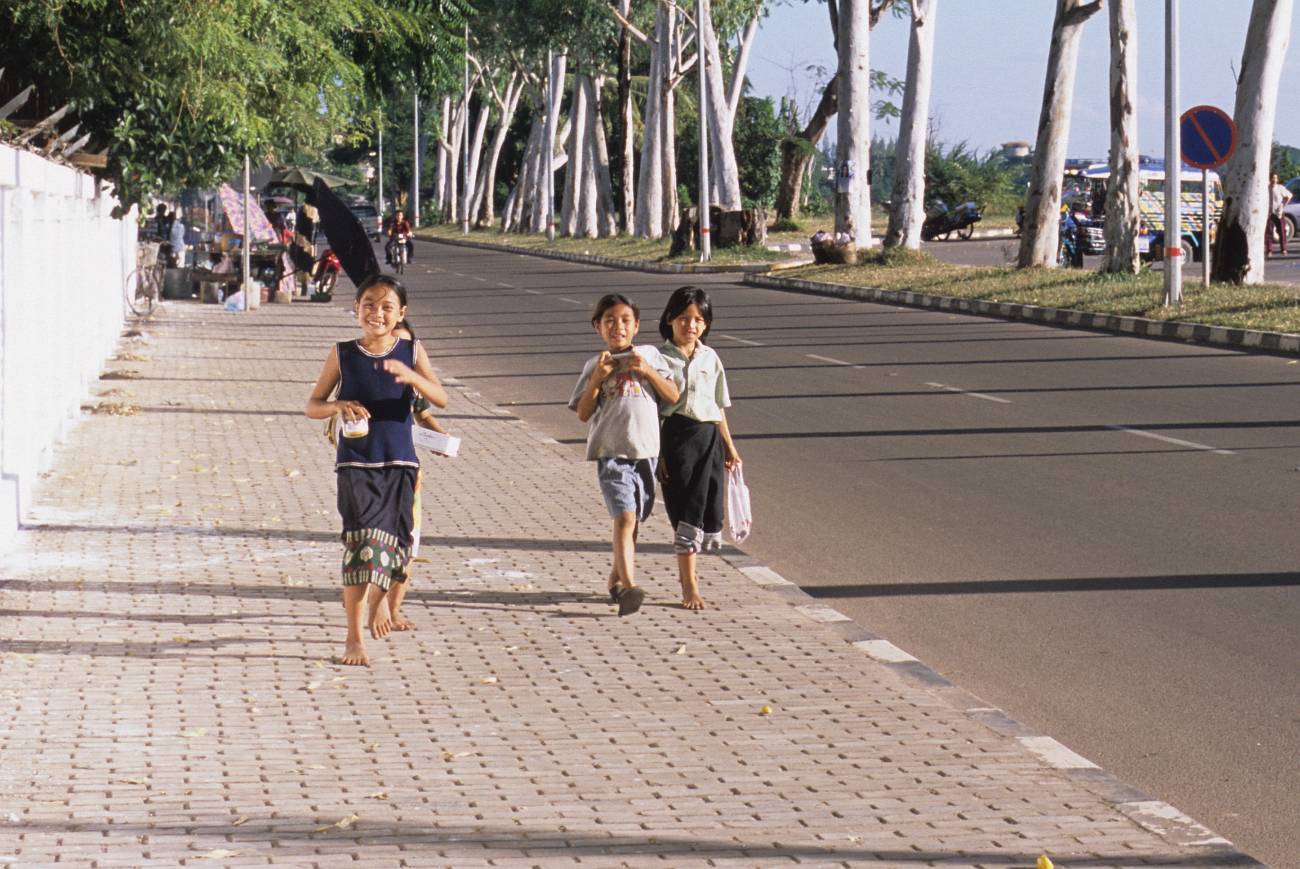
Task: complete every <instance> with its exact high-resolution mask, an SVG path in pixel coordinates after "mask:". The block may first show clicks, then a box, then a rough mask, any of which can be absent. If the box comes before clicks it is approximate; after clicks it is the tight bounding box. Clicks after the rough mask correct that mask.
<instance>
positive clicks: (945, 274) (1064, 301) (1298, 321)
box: [418, 226, 1300, 333]
mask: <svg viewBox="0 0 1300 869" xmlns="http://www.w3.org/2000/svg"><path fill="white" fill-rule="evenodd" d="M807 229H808V227H805V230H807ZM418 234H419V235H423V236H427V237H431V238H440V237H441V238H463V237H464V236H462V235H461V233H460V230H459V228H458V227H455V226H438V227H427V228H423V229H420V230H418ZM784 235H785V234H775V235H771V236H769V240H772V241H779V240H781V239H782V237H783V236H784ZM789 235H791V236H797V237H798V238H799V239H800V240H804V239H806V238H807V234H806V233H805V232H800V233H797V234H795V233H789ZM469 238H470V239H471V240H474V241H479V242H485V243H489V244H490V243H498V244H508V245H511V246H514V247H521V248H538V249H543V248H544V249H549V250H558V251H568V252H570V253H580V254H588V255H593V256H607V257H615V258H618V259H627V260H637V261H641V262H659V263H666V262H677V263H693V262H696V261H697V259H698V257H697V256H696V255H693V254H690V255H686V256H680V257H675V258H673V259H669V258H668V247H669V241H668V239H666V238H665V239H659V240H657V241H652V240H647V239H638V238H627V237H622V238H606V239H586V238H557V239H556V240H555V241H554V242H553V243H547V241H546V237H545V236H543V235H523V234H517V233H510V234H502V233H500V232H498V231H496V230H475V231H473V232H471V233H470V236H469ZM797 256H806V255H797ZM779 260H786V261H789V260H790V255H787V254H778V253H774V252H772V251H769V250H766V249H764V248H731V249H726V250H715V251H714V252H713V262H714V263H716V264H728V265H734V264H743V263H762V262H772V261H779ZM780 274H781V275H782V276H783V277H792V278H800V279H802V280H808V281H821V282H824V283H832V284H847V285H849V286H858V287H876V288H879V289H885V290H906V291H911V292H918V293H930V294H933V295H939V296H953V297H956V298H962V299H982V300H986V301H990V302H1009V303H1013V304H1025V305H1042V306H1044V307H1049V308H1068V309H1072V310H1077V311H1091V312H1095V313H1101V314H1116V315H1120V316H1131V317H1146V318H1149V319H1152V320H1182V321H1186V322H1192V323H1204V324H1206V325H1210V326H1227V327H1229V328H1233V329H1262V330H1264V331H1270V332H1290V333H1300V286H1296V285H1291V284H1259V285H1255V286H1237V285H1235V284H1213V285H1211V286H1210V287H1202V286H1201V285H1200V282H1199V281H1197V280H1195V279H1193V276H1190V275H1187V276H1185V277H1187V278H1189V279H1188V280H1185V281H1184V284H1183V304H1182V305H1180V306H1178V307H1176V308H1175V307H1166V306H1165V305H1163V304H1162V296H1163V289H1162V276H1161V275H1160V273H1159V272H1150V271H1144V272H1143V273H1142V274H1139V275H1136V276H1133V275H1102V274H1098V273H1097V272H1093V271H1084V270H1080V269H1041V268H1034V269H1016V268H1011V267H1009V266H1003V267H983V266H959V265H950V264H947V263H942V262H940V261H938V260H936V259H935V258H934V257H932V256H930V255H929V254H927V253H917V252H913V251H904V250H897V249H895V250H890V251H885V252H880V251H873V252H872V253H871V254H869V255H868V256H867V257H866V258H865V260H864V262H862V263H861V264H859V265H857V266H817V265H804V266H795V267H793V268H786V269H783V270H782V271H781V273H780Z"/></svg>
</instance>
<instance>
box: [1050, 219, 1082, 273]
mask: <svg viewBox="0 0 1300 869" xmlns="http://www.w3.org/2000/svg"><path fill="white" fill-rule="evenodd" d="M1080 219H1082V220H1084V221H1086V220H1087V217H1086V216H1085V215H1083V214H1082V213H1081V212H1080V213H1078V214H1075V213H1074V212H1072V211H1071V210H1070V209H1069V208H1068V207H1063V208H1062V209H1061V228H1060V239H1059V242H1058V244H1057V247H1056V264H1057V265H1058V266H1069V267H1070V268H1075V269H1081V268H1083V246H1082V245H1081V244H1080V243H1079V242H1080V239H1079V221H1080Z"/></svg>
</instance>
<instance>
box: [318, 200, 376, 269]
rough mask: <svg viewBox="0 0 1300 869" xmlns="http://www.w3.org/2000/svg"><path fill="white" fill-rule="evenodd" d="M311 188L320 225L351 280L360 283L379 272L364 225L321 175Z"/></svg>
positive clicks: (373, 250)
mask: <svg viewBox="0 0 1300 869" xmlns="http://www.w3.org/2000/svg"><path fill="white" fill-rule="evenodd" d="M312 192H313V194H314V195H315V198H316V208H317V209H318V210H319V211H320V226H321V229H323V230H325V237H326V238H328V239H329V241H330V247H331V248H333V249H334V254H335V256H337V257H338V258H339V262H340V263H342V265H343V271H345V272H347V273H348V277H349V278H351V279H352V283H354V284H356V285H357V286H358V287H359V286H361V282H362V281H364V280H365V279H366V278H368V277H370V276H371V275H377V274H379V260H377V259H375V249H374V248H373V247H371V246H370V238H369V237H368V236H367V235H366V230H365V228H364V227H362V225H361V221H359V220H357V216H356V215H355V214H353V213H352V210H351V209H350V208H348V207H347V205H345V204H344V202H343V200H342V199H339V198H338V196H337V195H335V193H334V191H333V190H330V189H329V186H328V185H327V184H326V183H325V182H324V181H323V180H322V179H320V178H317V179H316V182H315V184H314V186H313V187H312Z"/></svg>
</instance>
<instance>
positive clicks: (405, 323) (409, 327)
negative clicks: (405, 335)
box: [393, 318, 419, 341]
mask: <svg viewBox="0 0 1300 869" xmlns="http://www.w3.org/2000/svg"><path fill="white" fill-rule="evenodd" d="M398 329H405V330H406V331H407V332H410V333H411V340H412V341H414V340H415V339H416V338H417V337H419V336H417V335H416V334H415V327H414V326H412V325H411V321H410V320H407V319H405V318H403V319H402V322H400V323H398V324H397V325H396V326H394V327H393V330H394V331H396V330H398Z"/></svg>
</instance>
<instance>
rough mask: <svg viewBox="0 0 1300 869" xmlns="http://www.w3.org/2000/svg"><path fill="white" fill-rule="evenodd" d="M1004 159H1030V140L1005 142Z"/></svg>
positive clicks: (1003, 147) (1003, 144) (1003, 145)
mask: <svg viewBox="0 0 1300 869" xmlns="http://www.w3.org/2000/svg"><path fill="white" fill-rule="evenodd" d="M1002 159H1004V160H1028V159H1029V143H1028V142H1020V141H1016V142H1003V143H1002Z"/></svg>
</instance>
